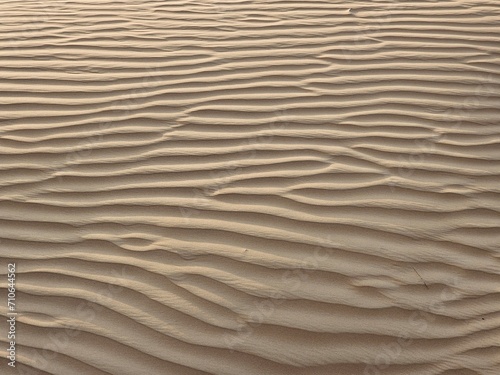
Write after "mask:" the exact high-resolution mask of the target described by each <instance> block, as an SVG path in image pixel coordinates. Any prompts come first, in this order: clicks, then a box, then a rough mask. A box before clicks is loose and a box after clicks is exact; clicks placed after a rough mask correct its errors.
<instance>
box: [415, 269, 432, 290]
mask: <svg viewBox="0 0 500 375" xmlns="http://www.w3.org/2000/svg"><path fill="white" fill-rule="evenodd" d="M411 268H413V271H415V272H416V273H417V275H418V277H420V279H421V280H422V282H423V283H424V285H425V287H426V288H427V289H429V285H427V283H426V282H425V280H424V278H423V277H422V276H420V274H419V273H418V271H417V270H416V269H415V267H413V266H412V267H411Z"/></svg>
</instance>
